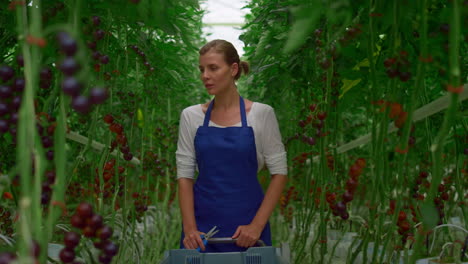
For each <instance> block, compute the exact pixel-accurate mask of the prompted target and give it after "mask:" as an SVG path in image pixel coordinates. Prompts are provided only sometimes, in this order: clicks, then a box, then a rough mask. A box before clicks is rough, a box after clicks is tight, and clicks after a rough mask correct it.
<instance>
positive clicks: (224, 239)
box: [208, 237, 266, 247]
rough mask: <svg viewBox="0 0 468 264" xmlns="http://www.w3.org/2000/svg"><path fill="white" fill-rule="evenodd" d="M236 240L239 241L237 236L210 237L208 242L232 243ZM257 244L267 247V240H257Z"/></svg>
mask: <svg viewBox="0 0 468 264" xmlns="http://www.w3.org/2000/svg"><path fill="white" fill-rule="evenodd" d="M236 242H237V238H231V237H212V238H210V239H208V244H232V243H236ZM256 245H257V246H260V247H266V244H265V242H263V240H261V239H259V240H257V244H256Z"/></svg>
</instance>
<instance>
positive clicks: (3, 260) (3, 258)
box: [0, 252, 16, 264]
mask: <svg viewBox="0 0 468 264" xmlns="http://www.w3.org/2000/svg"><path fill="white" fill-rule="evenodd" d="M15 259H16V255H15V254H13V253H11V252H2V253H0V264H10V263H12V262H13V260H15Z"/></svg>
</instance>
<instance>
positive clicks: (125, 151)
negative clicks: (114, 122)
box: [120, 146, 130, 154]
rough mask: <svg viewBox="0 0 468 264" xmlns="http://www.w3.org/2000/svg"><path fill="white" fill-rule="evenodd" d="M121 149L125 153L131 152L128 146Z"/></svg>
mask: <svg viewBox="0 0 468 264" xmlns="http://www.w3.org/2000/svg"><path fill="white" fill-rule="evenodd" d="M120 151H121V152H122V153H123V154H128V153H130V148H129V147H128V146H121V147H120Z"/></svg>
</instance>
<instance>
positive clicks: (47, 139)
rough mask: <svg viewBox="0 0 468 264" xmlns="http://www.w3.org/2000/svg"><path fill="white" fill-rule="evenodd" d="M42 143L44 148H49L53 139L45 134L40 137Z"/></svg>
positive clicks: (52, 143)
mask: <svg viewBox="0 0 468 264" xmlns="http://www.w3.org/2000/svg"><path fill="white" fill-rule="evenodd" d="M42 145H43V146H44V148H50V147H52V146H53V145H54V141H53V140H52V138H51V137H48V136H45V137H42Z"/></svg>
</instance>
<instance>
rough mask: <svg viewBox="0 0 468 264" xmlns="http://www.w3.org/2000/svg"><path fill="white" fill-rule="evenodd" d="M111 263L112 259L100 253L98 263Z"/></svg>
mask: <svg viewBox="0 0 468 264" xmlns="http://www.w3.org/2000/svg"><path fill="white" fill-rule="evenodd" d="M111 261H112V257H111V256H109V255H107V254H103V253H101V254H100V255H99V262H100V263H102V264H108V263H111Z"/></svg>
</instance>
